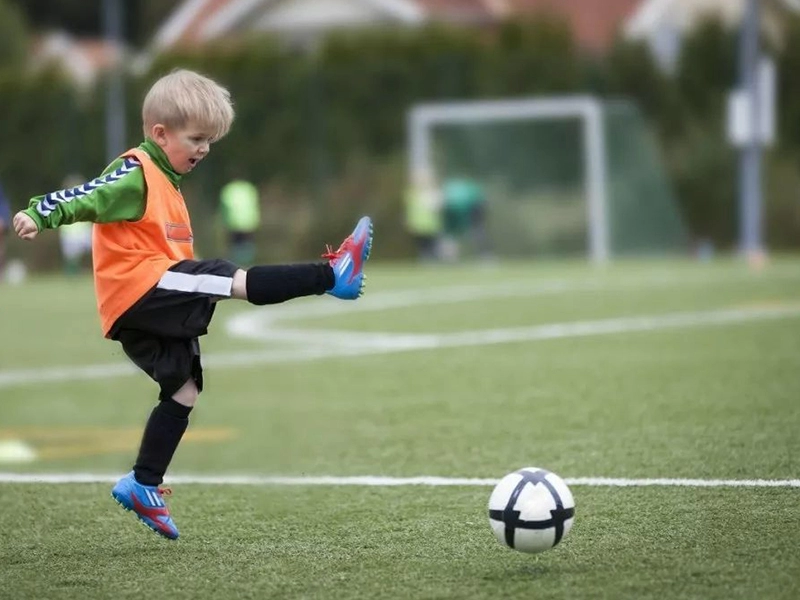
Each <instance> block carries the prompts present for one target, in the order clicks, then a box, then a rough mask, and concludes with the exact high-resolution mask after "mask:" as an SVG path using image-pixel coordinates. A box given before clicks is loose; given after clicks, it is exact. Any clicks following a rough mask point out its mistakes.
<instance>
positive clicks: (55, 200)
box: [36, 157, 142, 217]
mask: <svg viewBox="0 0 800 600" xmlns="http://www.w3.org/2000/svg"><path fill="white" fill-rule="evenodd" d="M141 166H142V164H141V163H140V162H139V160H138V159H137V158H135V157H128V158H126V159H125V160H124V161H123V163H122V165H120V167H119V168H118V169H117V170H116V171H114V172H113V173H108V174H107V175H103V176H101V177H97V178H96V179H93V180H92V181H87V182H86V183H84V184H82V185H79V186H77V187H74V188H68V189H64V190H59V191H57V192H52V193H50V194H47V195H46V196H45V197H44V198H42V200H40V201H39V203H38V204H37V205H36V212H37V213H39V214H40V215H42V216H43V217H48V216H50V213H52V212H53V211H54V210H55V209H56V206H58V204H60V203H62V202H71V201H72V200H74V199H75V198H80V197H82V196H86V195H87V194H89V193H91V192H93V191H94V190H96V189H97V188H100V187H102V186H104V185H108V184H109V183H115V182H117V181H119V180H120V179H122V178H123V177H125V175H128V174H129V173H133V172H134V171H135V170H136V169H139V168H141Z"/></svg>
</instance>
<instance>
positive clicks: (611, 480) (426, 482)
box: [0, 473, 800, 488]
mask: <svg viewBox="0 0 800 600" xmlns="http://www.w3.org/2000/svg"><path fill="white" fill-rule="evenodd" d="M117 479H119V475H108V474H106V475H103V474H92V473H64V474H52V473H0V484H3V483H47V484H65V483H67V484H68V483H114V482H116V481H117ZM498 481H499V479H481V478H461V477H429V476H419V477H380V476H373V475H365V476H350V477H336V476H332V475H331V476H319V477H314V476H304V477H283V476H266V475H264V476H262V475H176V476H173V477H167V478H166V480H165V483H167V484H174V485H182V484H198V485H246V486H300V485H328V486H371V487H393V486H409V485H422V486H433V487H437V486H478V487H486V486H493V485H496V484H497V482H498ZM565 481H566V482H567V484H568V485H572V486H591V487H651V486H659V487H751V488H775V487H783V488H800V479H672V478H654V479H621V478H615V477H572V478H569V477H568V478H565Z"/></svg>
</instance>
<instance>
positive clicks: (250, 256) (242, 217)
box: [220, 177, 261, 265]
mask: <svg viewBox="0 0 800 600" xmlns="http://www.w3.org/2000/svg"><path fill="white" fill-rule="evenodd" d="M220 205H221V209H222V222H223V224H224V225H225V231H226V234H227V241H228V254H229V257H230V260H231V261H232V262H234V263H236V264H240V265H252V264H253V263H254V262H255V258H256V244H255V232H256V230H257V229H258V227H259V225H260V224H261V206H260V198H259V194H258V189H257V188H256V186H255V185H253V184H252V183H250V182H249V181H247V180H246V179H243V178H241V177H236V178H234V179H232V180H231V181H230V182H228V183H227V184H225V186H224V187H223V188H222V191H221V192H220Z"/></svg>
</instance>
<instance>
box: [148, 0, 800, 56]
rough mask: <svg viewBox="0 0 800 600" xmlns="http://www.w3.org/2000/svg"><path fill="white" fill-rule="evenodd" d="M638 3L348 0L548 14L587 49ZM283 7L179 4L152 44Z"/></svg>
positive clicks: (408, 8)
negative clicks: (562, 20)
mask: <svg viewBox="0 0 800 600" xmlns="http://www.w3.org/2000/svg"><path fill="white" fill-rule="evenodd" d="M289 1H290V0H289ZM642 1H643V0H353V2H360V3H362V4H363V5H364V6H365V7H366V8H369V9H371V10H372V11H374V12H375V13H376V14H381V15H384V16H385V19H386V20H387V21H390V22H397V23H398V24H417V23H422V22H425V21H445V22H451V23H474V24H483V23H491V22H494V21H497V20H500V19H503V18H507V17H510V16H514V15H534V14H542V13H549V14H552V15H554V16H556V17H560V18H563V19H565V20H566V22H567V23H568V24H569V25H570V26H571V28H572V30H573V32H574V34H575V38H576V41H577V42H578V44H579V45H580V46H583V47H586V48H589V49H591V50H602V49H604V48H606V47H608V45H609V44H610V43H611V40H612V39H613V37H614V35H615V33H616V32H617V30H619V29H621V28H622V25H623V23H624V22H625V21H626V20H627V19H628V18H630V17H631V16H632V15H633V13H634V12H635V9H636V8H637V7H638V6H639V4H640V3H641V2H642ZM789 1H794V0H789ZM797 1H800V0H797ZM286 3H287V0H184V2H183V3H182V4H180V5H179V6H178V8H177V9H176V10H175V12H174V13H173V14H172V15H171V16H170V18H169V19H168V20H167V21H166V22H165V24H164V25H163V26H162V27H161V29H160V30H159V32H158V33H157V34H156V37H155V39H154V46H155V47H156V48H166V47H169V46H172V45H176V44H197V43H202V42H203V41H206V40H209V39H213V38H215V37H218V36H221V35H224V34H225V33H226V32H228V31H231V30H234V29H238V28H240V27H241V26H242V25H243V24H245V23H248V22H249V23H253V22H255V21H256V20H257V18H256V17H257V16H258V15H260V14H264V13H265V12H266V11H269V10H270V9H271V8H277V7H278V6H279V5H285V4H286Z"/></svg>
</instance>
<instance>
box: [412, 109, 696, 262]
mask: <svg viewBox="0 0 800 600" xmlns="http://www.w3.org/2000/svg"><path fill="white" fill-rule="evenodd" d="M408 132H409V169H410V174H411V173H413V172H414V171H415V169H427V170H428V172H432V173H434V174H435V176H436V179H437V180H438V182H440V183H445V182H446V181H447V180H448V179H451V178H465V177H466V178H469V179H471V180H474V181H475V182H476V183H478V184H479V185H480V186H481V187H482V188H483V190H484V191H485V194H486V200H487V203H486V210H487V217H488V224H487V227H488V230H489V236H490V239H491V244H492V246H493V248H494V250H495V252H496V253H497V254H500V255H505V256H529V255H543V256H569V255H578V254H582V255H588V257H589V258H590V259H591V260H594V261H596V262H604V261H606V260H608V259H609V258H613V257H618V256H623V255H641V254H663V253H669V252H680V251H683V250H685V248H686V246H687V236H686V231H685V228H684V225H683V223H682V220H681V218H680V214H679V212H678V208H677V203H676V201H675V198H674V195H673V192H672V189H671V187H670V185H669V182H668V180H667V178H666V176H665V173H664V171H663V168H662V164H661V161H660V159H659V155H658V149H657V146H656V143H655V139H654V137H653V135H652V133H651V132H650V131H649V129H648V126H647V124H646V122H645V121H644V119H643V118H642V116H641V114H640V113H639V111H638V110H637V109H636V107H635V105H633V104H632V103H630V102H626V101H613V102H601V101H599V100H597V99H595V98H592V97H587V96H576V97H547V98H534V99H515V100H501V101H477V102H456V103H434V104H423V105H418V106H415V107H414V108H412V110H411V111H410V112H409V116H408Z"/></svg>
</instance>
